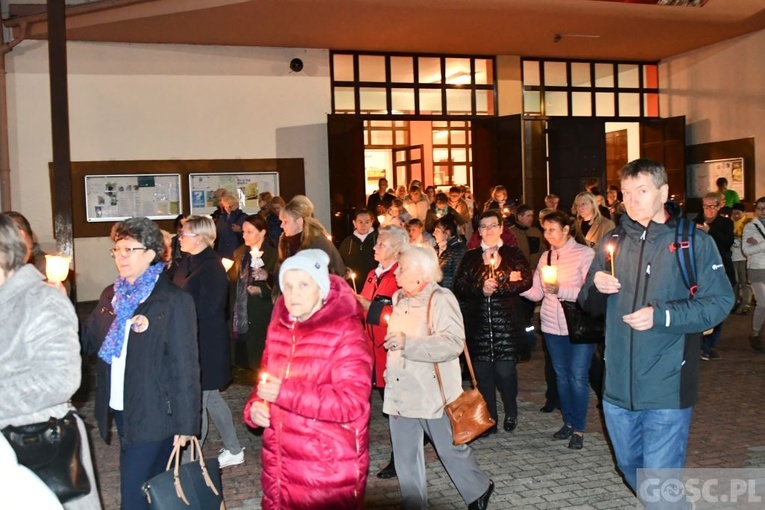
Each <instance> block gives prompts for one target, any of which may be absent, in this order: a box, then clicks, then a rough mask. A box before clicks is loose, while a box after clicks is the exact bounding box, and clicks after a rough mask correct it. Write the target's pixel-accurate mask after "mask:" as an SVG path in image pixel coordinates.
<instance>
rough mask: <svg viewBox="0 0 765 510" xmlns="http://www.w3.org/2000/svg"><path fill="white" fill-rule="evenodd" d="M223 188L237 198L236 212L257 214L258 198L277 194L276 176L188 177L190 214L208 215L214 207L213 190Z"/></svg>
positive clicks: (216, 205) (273, 174)
mask: <svg viewBox="0 0 765 510" xmlns="http://www.w3.org/2000/svg"><path fill="white" fill-rule="evenodd" d="M220 188H225V189H227V190H228V192H229V193H231V194H232V195H235V196H236V197H237V198H239V208H240V209H241V210H243V211H244V212H246V213H248V214H255V213H256V212H258V210H259V207H258V195H259V194H260V193H263V192H264V191H269V192H271V194H273V195H278V194H279V174H278V173H277V172H249V173H212V174H189V193H190V194H191V214H212V213H213V211H215V209H216V208H217V207H218V202H217V200H216V199H215V197H213V193H215V190H217V189H220Z"/></svg>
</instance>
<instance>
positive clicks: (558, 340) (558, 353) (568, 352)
mask: <svg viewBox="0 0 765 510" xmlns="http://www.w3.org/2000/svg"><path fill="white" fill-rule="evenodd" d="M544 335H545V345H547V351H548V352H549V353H550V359H551V360H552V364H553V368H555V377H556V378H557V383H558V400H559V401H560V409H561V412H562V413H563V423H565V424H566V425H571V426H572V427H574V431H575V432H584V429H585V428H586V426H587V408H588V407H589V405H590V386H589V381H590V376H589V371H590V362H591V361H592V353H593V352H595V344H572V343H571V342H570V341H569V339H568V336H563V335H553V334H551V333H545V334H544Z"/></svg>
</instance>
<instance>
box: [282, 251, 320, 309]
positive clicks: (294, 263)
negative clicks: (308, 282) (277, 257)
mask: <svg viewBox="0 0 765 510" xmlns="http://www.w3.org/2000/svg"><path fill="white" fill-rule="evenodd" d="M292 269H300V270H301V271H305V272H306V273H308V274H309V275H310V277H311V278H312V279H313V281H314V282H316V285H318V286H319V290H320V292H321V297H322V299H324V298H326V297H327V295H328V294H329V255H327V254H326V253H325V252H323V251H322V250H310V249H309V250H300V251H299V252H297V253H296V254H295V255H292V256H291V257H287V258H286V259H285V260H284V262H282V267H281V268H280V269H279V286H280V287H281V288H282V289H283V288H284V273H286V272H287V271H290V270H292Z"/></svg>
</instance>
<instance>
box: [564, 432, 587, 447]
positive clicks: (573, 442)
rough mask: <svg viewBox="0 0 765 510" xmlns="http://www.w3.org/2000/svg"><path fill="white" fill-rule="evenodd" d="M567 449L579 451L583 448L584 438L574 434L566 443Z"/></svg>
mask: <svg viewBox="0 0 765 510" xmlns="http://www.w3.org/2000/svg"><path fill="white" fill-rule="evenodd" d="M568 447H569V448H571V449H572V450H581V449H582V448H584V436H583V435H582V434H574V435H572V436H571V439H570V440H569V442H568Z"/></svg>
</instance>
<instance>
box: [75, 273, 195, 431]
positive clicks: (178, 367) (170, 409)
mask: <svg viewBox="0 0 765 510" xmlns="http://www.w3.org/2000/svg"><path fill="white" fill-rule="evenodd" d="M113 297H114V286H113V285H110V286H108V287H107V288H106V289H104V291H103V293H101V299H100V300H99V301H98V306H97V307H96V309H95V310H94V311H93V313H92V314H90V317H89V318H88V320H87V322H86V324H85V325H84V326H83V330H82V344H83V351H84V352H85V353H86V354H95V353H97V352H98V350H99V349H100V348H101V344H102V343H103V341H104V338H106V334H107V333H108V331H109V328H110V327H111V325H112V322H113V321H114V310H113V308H112V298H113ZM135 315H143V316H145V317H146V318H147V319H148V321H149V327H148V328H147V329H146V331H144V332H142V333H137V332H135V331H131V332H130V336H129V337H128V347H127V363H126V365H125V392H124V404H125V407H124V414H123V419H124V425H125V427H124V433H125V437H124V438H123V440H124V441H125V442H126V443H131V444H132V443H142V442H147V441H159V440H162V439H165V438H168V437H171V436H173V435H175V434H181V435H187V436H196V435H199V429H200V426H201V423H202V391H201V389H200V387H199V353H198V351H197V342H196V337H197V321H196V317H195V314H194V303H193V301H192V299H191V297H190V296H189V295H188V294H187V293H186V292H184V291H182V290H181V289H179V288H178V287H176V286H175V285H173V284H172V283H171V282H170V279H169V278H168V277H167V276H166V275H161V276H160V277H159V279H158V280H157V284H156V285H155V286H154V290H153V291H152V293H151V294H150V295H149V297H148V298H146V301H144V302H143V303H141V304H140V305H138V308H136V311H135ZM97 359H98V361H97V364H96V411H95V415H96V419H97V420H98V431H99V433H100V434H101V437H102V438H104V439H106V438H107V436H108V433H109V419H108V418H109V397H110V391H111V390H110V388H111V368H112V366H111V365H109V364H108V363H106V362H105V361H104V360H102V359H101V358H97Z"/></svg>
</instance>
